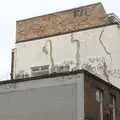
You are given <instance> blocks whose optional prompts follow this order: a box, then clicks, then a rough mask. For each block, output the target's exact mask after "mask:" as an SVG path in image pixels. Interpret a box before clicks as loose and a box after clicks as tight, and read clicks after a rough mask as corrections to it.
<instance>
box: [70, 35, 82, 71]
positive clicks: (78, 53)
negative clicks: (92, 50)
mask: <svg viewBox="0 0 120 120" xmlns="http://www.w3.org/2000/svg"><path fill="white" fill-rule="evenodd" d="M71 43H76V57H75V58H76V69H79V65H80V41H79V40H77V39H74V38H73V33H72V34H71Z"/></svg>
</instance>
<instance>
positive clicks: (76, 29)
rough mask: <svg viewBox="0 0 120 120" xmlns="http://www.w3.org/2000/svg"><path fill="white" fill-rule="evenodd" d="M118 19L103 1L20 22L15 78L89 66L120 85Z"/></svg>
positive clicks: (88, 68) (13, 62)
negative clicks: (105, 7)
mask: <svg viewBox="0 0 120 120" xmlns="http://www.w3.org/2000/svg"><path fill="white" fill-rule="evenodd" d="M113 21H115V22H113ZM116 21H119V20H118V19H113V16H112V15H108V14H107V13H106V12H105V10H104V8H103V6H102V4H101V3H97V4H92V5H88V6H83V7H80V8H74V9H71V10H66V11H61V12H57V13H53V14H49V15H44V16H38V17H34V18H30V19H25V20H20V21H17V23H16V27H17V28H16V45H15V49H14V50H13V54H12V56H13V57H12V69H11V76H12V78H14V79H15V78H21V77H22V78H24V77H32V76H39V75H41V74H44V73H52V72H62V71H74V70H77V69H85V70H88V71H89V72H91V73H94V74H95V75H97V76H99V77H101V78H102V79H104V80H106V81H109V82H111V83H112V84H114V85H116V86H117V87H120V82H119V80H120V64H119V61H120V55H119V53H120V48H119V44H120V41H119V39H120V25H119V24H118V23H119V22H117V24H115V23H116Z"/></svg>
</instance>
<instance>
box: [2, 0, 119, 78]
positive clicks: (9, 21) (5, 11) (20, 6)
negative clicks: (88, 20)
mask: <svg viewBox="0 0 120 120" xmlns="http://www.w3.org/2000/svg"><path fill="white" fill-rule="evenodd" d="M96 2H102V3H103V5H104V7H105V10H106V11H107V12H108V13H110V12H114V13H116V14H117V15H118V16H120V7H119V5H120V1H119V0H50V1H49V0H9V1H8V0H0V33H1V34H0V38H1V39H0V43H1V44H0V78H1V79H2V78H3V79H8V78H9V74H10V65H11V49H12V48H13V47H14V42H15V31H16V30H15V27H16V26H15V24H16V20H19V19H24V18H29V17H32V16H39V15H42V14H47V13H51V12H56V11H59V10H65V9H69V8H74V7H79V6H82V5H86V4H91V3H96Z"/></svg>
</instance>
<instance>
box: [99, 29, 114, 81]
mask: <svg viewBox="0 0 120 120" xmlns="http://www.w3.org/2000/svg"><path fill="white" fill-rule="evenodd" d="M103 33H104V30H102V31H101V33H100V36H99V42H100V44H101V46H102V47H103V49H104V51H105V53H106V54H107V55H108V56H109V57H110V64H111V63H112V56H111V53H110V52H109V51H108V50H107V48H106V47H105V45H104V43H103V41H102V39H101V38H102V36H103ZM103 66H104V70H103V72H104V75H105V76H106V78H107V81H108V82H109V75H108V72H107V69H108V66H107V64H106V62H105V60H104V63H103Z"/></svg>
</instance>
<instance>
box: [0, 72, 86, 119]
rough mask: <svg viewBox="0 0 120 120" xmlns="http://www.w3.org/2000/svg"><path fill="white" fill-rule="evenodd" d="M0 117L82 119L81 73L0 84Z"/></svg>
mask: <svg viewBox="0 0 120 120" xmlns="http://www.w3.org/2000/svg"><path fill="white" fill-rule="evenodd" d="M0 119H1V120H61V119H62V120H83V119H84V75H83V74H82V73H81V74H77V75H70V76H63V77H56V78H47V79H40V80H33V81H26V82H20V83H13V84H6V85H1V86H0Z"/></svg>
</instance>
